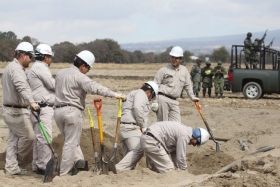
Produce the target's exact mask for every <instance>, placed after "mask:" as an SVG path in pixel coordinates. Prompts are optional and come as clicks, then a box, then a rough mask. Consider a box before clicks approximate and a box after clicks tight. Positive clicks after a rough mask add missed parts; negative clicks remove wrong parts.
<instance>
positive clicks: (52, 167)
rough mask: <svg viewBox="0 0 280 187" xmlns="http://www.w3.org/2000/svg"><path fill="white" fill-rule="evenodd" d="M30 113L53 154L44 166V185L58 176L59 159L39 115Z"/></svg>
mask: <svg viewBox="0 0 280 187" xmlns="http://www.w3.org/2000/svg"><path fill="white" fill-rule="evenodd" d="M31 112H32V114H33V115H34V117H35V118H36V119H37V121H38V123H39V126H40V129H41V131H42V132H43V134H44V137H45V139H46V141H47V144H48V146H49V147H50V149H51V151H52V154H53V158H51V159H50V160H49V161H48V163H47V165H46V170H45V176H44V183H45V182H52V180H53V178H54V177H55V176H59V175H60V166H59V165H60V164H59V158H58V155H57V153H56V152H55V151H54V149H53V146H52V144H51V141H50V138H49V136H48V134H47V132H46V129H45V126H44V124H43V123H42V122H41V120H40V116H39V114H38V113H37V114H35V112H34V111H33V110H32V109H31Z"/></svg>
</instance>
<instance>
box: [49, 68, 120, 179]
mask: <svg viewBox="0 0 280 187" xmlns="http://www.w3.org/2000/svg"><path fill="white" fill-rule="evenodd" d="M55 84H56V87H55V96H56V97H55V107H56V109H55V112H54V119H55V122H56V124H57V127H58V128H59V130H60V132H61V134H62V135H63V137H64V145H63V150H62V160H61V167H60V175H61V176H63V175H66V174H67V173H68V172H70V170H71V169H72V168H73V166H74V164H75V163H76V162H77V161H78V160H84V155H83V153H82V150H81V147H80V138H81V133H82V114H83V110H84V109H85V98H86V94H87V93H91V94H98V95H102V96H108V97H114V96H115V94H116V93H115V92H113V91H111V90H110V89H108V88H106V87H104V86H102V85H100V84H98V83H97V82H94V81H92V80H91V79H90V78H89V77H88V76H86V75H85V74H83V73H81V72H80V70H79V69H78V68H77V67H75V66H71V67H70V68H66V69H63V70H60V71H59V72H58V73H57V74H56V77H55Z"/></svg>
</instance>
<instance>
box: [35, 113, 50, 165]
mask: <svg viewBox="0 0 280 187" xmlns="http://www.w3.org/2000/svg"><path fill="white" fill-rule="evenodd" d="M53 114H54V110H53V108H51V107H44V108H42V109H41V112H40V119H41V122H42V123H43V124H44V127H45V130H46V132H47V134H48V136H49V138H50V140H52V118H53ZM31 120H32V121H33V120H36V119H34V116H33V117H31ZM34 132H35V139H36V148H37V150H38V159H37V161H36V165H37V168H39V169H41V170H45V169H46V165H47V163H48V161H49V160H50V159H51V157H52V151H51V149H50V147H49V146H48V143H47V141H46V138H45V136H44V134H43V132H42V130H41V129H40V126H39V124H38V122H37V125H35V128H34ZM34 145H35V144H34Z"/></svg>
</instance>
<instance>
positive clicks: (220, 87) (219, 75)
mask: <svg viewBox="0 0 280 187" xmlns="http://www.w3.org/2000/svg"><path fill="white" fill-rule="evenodd" d="M226 74H227V71H226V69H225V68H224V67H223V66H222V62H221V61H219V62H218V65H217V66H216V67H215V68H214V69H213V75H214V86H215V95H216V98H218V94H220V96H219V98H222V97H223V93H224V81H225V80H224V75H226Z"/></svg>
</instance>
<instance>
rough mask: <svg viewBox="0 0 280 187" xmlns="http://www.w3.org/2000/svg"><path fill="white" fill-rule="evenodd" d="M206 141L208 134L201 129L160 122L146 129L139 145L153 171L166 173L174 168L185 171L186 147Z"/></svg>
mask: <svg viewBox="0 0 280 187" xmlns="http://www.w3.org/2000/svg"><path fill="white" fill-rule="evenodd" d="M208 140H209V133H208V131H207V130H205V129H203V128H196V129H192V128H191V127H187V126H185V125H184V124H182V123H180V122H175V121H161V122H157V123H154V124H153V125H151V126H149V127H148V128H147V130H146V132H145V133H144V134H143V135H142V136H141V138H140V143H141V147H142V149H143V150H144V152H145V153H146V156H147V157H149V158H150V160H151V162H152V164H153V166H154V168H155V170H156V171H157V172H159V173H166V172H168V171H169V170H173V169H174V166H175V167H177V168H178V169H180V170H187V163H186V154H187V147H188V145H193V146H196V145H198V146H199V145H202V144H205V143H206V142H207V141H208ZM168 154H170V156H171V158H172V161H171V159H170V158H169V155H168Z"/></svg>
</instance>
